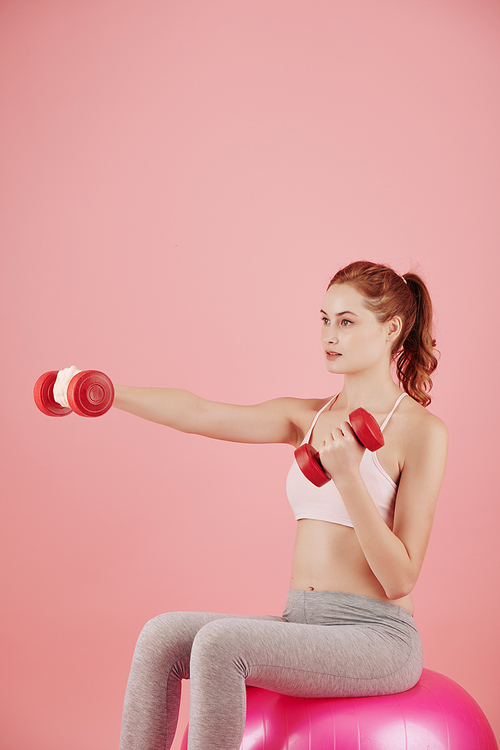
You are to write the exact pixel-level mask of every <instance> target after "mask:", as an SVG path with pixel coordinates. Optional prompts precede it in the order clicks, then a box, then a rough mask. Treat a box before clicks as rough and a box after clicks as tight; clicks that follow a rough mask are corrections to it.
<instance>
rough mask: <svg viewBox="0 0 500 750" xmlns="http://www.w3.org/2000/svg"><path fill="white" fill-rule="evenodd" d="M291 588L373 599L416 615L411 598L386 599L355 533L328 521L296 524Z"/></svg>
mask: <svg viewBox="0 0 500 750" xmlns="http://www.w3.org/2000/svg"><path fill="white" fill-rule="evenodd" d="M290 588H291V589H296V590H299V591H343V592H346V593H351V594H360V595H362V596H371V597H373V598H374V599H381V600H382V601H385V602H391V603H392V604H397V605H398V606H399V607H403V608H404V609H406V610H407V611H408V612H409V613H410V614H411V615H413V609H414V608H413V599H412V597H411V595H408V596H405V597H403V598H402V599H397V600H391V599H388V598H387V596H386V594H385V591H384V589H383V588H382V586H381V584H380V583H379V581H378V580H377V579H376V578H375V576H374V575H373V573H372V571H371V569H370V567H369V565H368V563H367V562H366V558H365V556H364V555H363V552H362V549H361V546H360V544H359V542H358V540H357V537H356V533H355V531H354V529H352V528H351V527H350V526H342V525H340V524H337V523H330V522H328V521H314V520H311V519H301V520H300V521H298V522H297V535H296V537H295V548H294V553H293V560H292V574H291V578H290Z"/></svg>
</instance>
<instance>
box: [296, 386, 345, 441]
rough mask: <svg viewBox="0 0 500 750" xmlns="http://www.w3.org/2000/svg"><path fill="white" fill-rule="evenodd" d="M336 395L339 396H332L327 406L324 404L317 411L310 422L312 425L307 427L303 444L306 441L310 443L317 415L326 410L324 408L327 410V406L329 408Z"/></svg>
mask: <svg viewBox="0 0 500 750" xmlns="http://www.w3.org/2000/svg"><path fill="white" fill-rule="evenodd" d="M338 395H339V394H338V393H336V394H335V396H333V398H331V399H330V401H328V403H327V404H325V405H324V406H323V408H322V409H320V410H319V411H318V412H317V414H316V416H315V417H314V419H313V421H312V424H311V426H310V427H309V431H308V432H307V434H306V436H305V438H304V443H305V442H306V440H307V442H308V443H309V442H310V440H311V437H312V431H313V430H314V425H315V424H316V422H317V421H318V418H319V415H320V414H322V413H323V412H324V411H325V409H326V408H327V407H328V406H330V404H332V403H333V402H334V401H335V399H336V398H337V396H338Z"/></svg>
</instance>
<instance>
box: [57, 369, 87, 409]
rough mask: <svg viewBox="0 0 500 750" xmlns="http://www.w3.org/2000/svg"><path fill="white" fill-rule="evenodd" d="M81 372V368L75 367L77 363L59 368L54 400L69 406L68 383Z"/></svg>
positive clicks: (61, 404)
mask: <svg viewBox="0 0 500 750" xmlns="http://www.w3.org/2000/svg"><path fill="white" fill-rule="evenodd" d="M79 372H81V370H79V369H78V368H77V367H75V365H72V366H71V367H66V368H65V369H64V370H59V372H58V373H57V378H56V381H55V383H54V401H56V402H57V403H58V404H60V406H64V407H66V408H69V404H68V395H67V393H68V385H69V383H70V380H71V379H72V378H73V377H74V376H75V375H77V374H78V373H79Z"/></svg>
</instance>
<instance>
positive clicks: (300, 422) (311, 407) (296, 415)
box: [286, 396, 334, 445]
mask: <svg viewBox="0 0 500 750" xmlns="http://www.w3.org/2000/svg"><path fill="white" fill-rule="evenodd" d="M333 398H334V396H327V397H326V398H325V397H323V398H288V399H286V401H287V405H288V413H289V417H290V421H291V422H292V423H293V424H294V425H295V428H296V436H297V437H296V442H297V445H300V443H301V442H302V440H303V439H304V436H305V435H306V433H307V432H308V430H309V428H310V426H311V424H312V422H313V420H314V418H315V416H316V415H317V413H318V412H319V411H321V409H323V407H325V406H326V405H327V404H328V403H329V402H330V401H331V400H332V399H333Z"/></svg>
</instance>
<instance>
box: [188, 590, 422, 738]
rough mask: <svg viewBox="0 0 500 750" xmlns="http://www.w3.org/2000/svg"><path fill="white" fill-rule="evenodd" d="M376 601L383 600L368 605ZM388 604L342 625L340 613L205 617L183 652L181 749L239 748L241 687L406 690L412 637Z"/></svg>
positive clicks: (339, 692)
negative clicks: (186, 696)
mask: <svg viewBox="0 0 500 750" xmlns="http://www.w3.org/2000/svg"><path fill="white" fill-rule="evenodd" d="M301 593H302V592H301ZM318 593H319V592H318ZM358 599H367V597H358ZM379 604H385V603H377V605H376V606H375V609H378V608H379V607H378V605H379ZM388 606H389V608H391V607H392V611H391V610H390V609H389V613H390V616H389V617H388V618H386V619H387V622H386V623H383V622H381V618H380V617H378V616H377V618H374V621H371V620H370V619H369V618H367V616H366V614H364V615H363V616H362V617H361V619H359V617H358V614H357V613H356V614H355V616H354V617H353V618H351V622H350V623H349V617H344V616H343V617H341V618H340V620H339V622H338V623H337V624H332V625H326V626H325V625H324V624H321V625H315V624H299V623H290V622H262V621H255V620H246V619H239V620H235V619H225V620H217V621H213V622H210V623H208V624H207V625H206V626H204V627H203V628H202V629H201V630H200V631H199V632H198V634H197V636H196V638H195V641H194V644H193V650H192V654H191V710H190V721H189V741H188V750H238V749H239V747H240V744H241V740H242V736H243V730H244V725H245V715H246V689H245V686H246V685H253V686H256V687H262V688H266V689H268V690H274V691H276V692H280V693H285V694H287V695H296V696H301V697H304V698H308V697H312V698H325V697H345V696H360V695H384V694H388V693H397V692H402V691H404V690H408V689H409V688H410V687H412V686H413V685H414V684H415V683H416V682H417V680H418V678H419V676H420V673H421V670H422V653H421V646H420V638H419V636H418V632H417V631H416V629H415V627H414V626H413V625H412V623H411V617H410V615H407V613H403V614H401V615H399V614H398V611H399V612H401V609H400V608H399V607H394V606H393V605H388ZM348 609H349V608H348ZM348 614H349V613H348ZM400 618H401V619H400ZM358 620H359V621H358ZM306 622H307V620H306Z"/></svg>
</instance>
